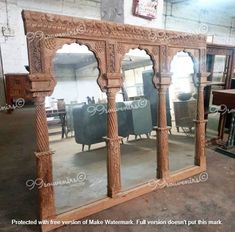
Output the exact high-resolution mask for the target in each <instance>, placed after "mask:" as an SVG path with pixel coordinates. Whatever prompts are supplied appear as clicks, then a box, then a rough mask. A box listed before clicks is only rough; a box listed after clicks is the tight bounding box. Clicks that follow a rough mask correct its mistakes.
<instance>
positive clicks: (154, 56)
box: [117, 43, 159, 87]
mask: <svg viewBox="0 0 235 232" xmlns="http://www.w3.org/2000/svg"><path fill="white" fill-rule="evenodd" d="M131 49H139V50H144V51H145V52H146V54H147V55H148V56H149V57H150V60H151V62H152V70H153V75H152V81H153V82H154V79H156V78H157V77H156V74H157V72H158V71H159V65H158V62H157V61H158V60H159V51H158V47H154V46H148V45H141V44H134V43H133V44H126V45H124V44H122V43H119V44H118V46H117V61H118V66H119V70H118V72H121V71H120V70H121V67H122V61H123V59H124V56H125V55H126V53H128V51H130V50H131ZM153 85H154V84H153ZM154 87H155V85H154Z"/></svg>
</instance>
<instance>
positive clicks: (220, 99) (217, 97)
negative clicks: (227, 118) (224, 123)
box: [212, 89, 235, 149]
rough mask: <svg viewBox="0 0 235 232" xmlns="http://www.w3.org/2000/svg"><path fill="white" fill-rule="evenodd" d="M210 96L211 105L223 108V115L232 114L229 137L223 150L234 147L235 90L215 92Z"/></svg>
mask: <svg viewBox="0 0 235 232" xmlns="http://www.w3.org/2000/svg"><path fill="white" fill-rule="evenodd" d="M212 94H213V102H212V104H214V105H220V106H223V108H224V109H223V114H225V113H226V114H232V119H231V123H230V127H229V136H228V140H227V142H226V145H225V148H226V149H229V148H232V147H235V89H226V90H215V91H213V92H212Z"/></svg>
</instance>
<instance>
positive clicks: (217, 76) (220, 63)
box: [205, 54, 229, 140]
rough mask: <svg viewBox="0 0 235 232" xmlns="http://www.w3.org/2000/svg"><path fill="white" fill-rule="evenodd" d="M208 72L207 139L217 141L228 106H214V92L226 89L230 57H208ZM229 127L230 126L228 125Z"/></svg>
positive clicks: (206, 102)
mask: <svg viewBox="0 0 235 232" xmlns="http://www.w3.org/2000/svg"><path fill="white" fill-rule="evenodd" d="M207 61H208V67H207V68H208V71H209V72H211V74H210V76H209V81H211V84H210V85H209V86H207V87H206V88H205V93H206V94H205V96H206V97H205V116H206V119H207V120H208V121H207V125H206V139H207V140H211V139H216V138H218V133H219V121H220V116H225V114H226V111H227V110H228V109H226V106H218V105H213V94H212V92H213V90H221V89H224V88H225V85H226V83H225V81H226V78H227V73H228V70H227V68H228V62H229V57H228V56H225V55H209V54H208V55H207ZM228 127H229V125H228Z"/></svg>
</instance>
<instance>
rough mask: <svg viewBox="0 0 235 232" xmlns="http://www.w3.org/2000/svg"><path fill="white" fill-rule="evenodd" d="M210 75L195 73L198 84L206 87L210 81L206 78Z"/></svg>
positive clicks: (207, 73)
mask: <svg viewBox="0 0 235 232" xmlns="http://www.w3.org/2000/svg"><path fill="white" fill-rule="evenodd" d="M210 74H211V73H209V72H200V73H197V78H198V83H199V84H200V85H208V84H209V83H210V81H207V77H208V76H209V75H210Z"/></svg>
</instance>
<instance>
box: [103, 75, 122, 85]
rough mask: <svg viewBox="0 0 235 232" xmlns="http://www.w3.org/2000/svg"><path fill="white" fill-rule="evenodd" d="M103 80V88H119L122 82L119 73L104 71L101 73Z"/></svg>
mask: <svg viewBox="0 0 235 232" xmlns="http://www.w3.org/2000/svg"><path fill="white" fill-rule="evenodd" d="M103 80H105V86H104V87H105V88H106V89H109V88H118V89H119V88H121V86H122V84H123V79H122V75H121V73H105V74H104V75H103Z"/></svg>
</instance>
